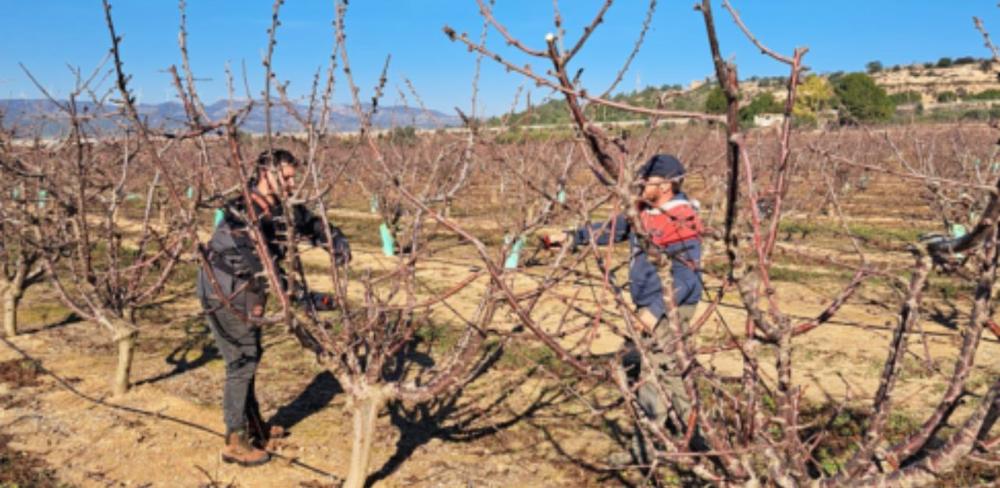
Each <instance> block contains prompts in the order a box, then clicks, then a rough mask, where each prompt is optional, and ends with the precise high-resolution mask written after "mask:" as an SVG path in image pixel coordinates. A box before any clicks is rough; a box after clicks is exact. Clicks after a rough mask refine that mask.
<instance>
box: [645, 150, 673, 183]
mask: <svg viewBox="0 0 1000 488" xmlns="http://www.w3.org/2000/svg"><path fill="white" fill-rule="evenodd" d="M652 176H659V177H661V178H666V179H668V180H673V179H677V178H682V177H684V165H683V164H681V162H680V160H679V159H677V157H676V156H674V155H672V154H657V155H656V156H653V157H651V158H649V161H646V164H643V165H642V166H640V167H639V171H638V172H637V173H636V177H638V178H643V179H646V178H649V177H652Z"/></svg>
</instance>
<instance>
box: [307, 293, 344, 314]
mask: <svg viewBox="0 0 1000 488" xmlns="http://www.w3.org/2000/svg"><path fill="white" fill-rule="evenodd" d="M308 299H309V302H310V303H312V306H313V308H315V309H316V311H317V312H329V311H330V310H336V309H337V302H335V301H334V299H333V295H331V294H329V293H323V292H319V291H311V292H309V295H308Z"/></svg>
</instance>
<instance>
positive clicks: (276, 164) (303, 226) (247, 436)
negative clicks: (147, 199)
mask: <svg viewBox="0 0 1000 488" xmlns="http://www.w3.org/2000/svg"><path fill="white" fill-rule="evenodd" d="M298 166H299V161H298V160H297V159H296V158H295V156H294V155H292V153H291V152H289V151H287V150H284V149H274V150H271V151H265V152H263V153H261V154H260V156H259V157H258V158H257V165H256V169H255V173H254V177H253V178H252V179H251V181H250V182H249V188H247V193H248V194H249V196H250V200H251V202H250V203H251V204H252V205H253V207H252V208H253V215H255V216H256V217H257V218H256V222H254V221H253V219H251V217H250V215H251V214H250V212H249V211H248V210H249V209H248V208H247V201H246V198H245V197H244V196H243V195H242V194H241V195H239V196H237V197H236V198H234V199H232V200H230V201H228V202H226V204H225V207H224V208H223V213H224V215H223V219H222V220H221V221H220V222H219V224H218V226H217V227H216V228H215V232H214V234H213V235H212V238H211V240H210V241H209V242H208V261H209V266H208V268H210V273H211V275H209V270H208V269H206V267H202V268H201V269H200V270H199V272H198V283H197V294H198V298H199V299H200V300H201V304H202V308H203V309H204V311H205V315H206V316H207V317H208V323H209V327H210V328H211V330H212V335H213V337H214V338H215V344H216V346H217V347H218V349H219V351H220V352H221V353H222V357H223V359H224V360H225V362H226V382H225V387H224V391H223V398H222V409H223V420H224V421H225V424H226V445H225V448H223V450H222V460H223V461H224V462H227V463H237V464H239V465H241V466H256V465H260V464H264V463H266V462H267V461H268V460H269V459H270V455H269V454H268V453H267V451H265V450H264V449H263V447H265V446H266V444H267V442H268V441H269V439H271V438H278V437H283V436H284V435H285V432H284V428H283V427H281V426H278V425H268V424H267V423H265V422H264V420H263V418H262V417H261V414H260V407H259V405H258V404H257V399H256V396H255V395H254V376H255V375H256V372H257V365H258V364H259V363H260V358H261V354H262V353H263V348H262V347H261V330H260V326H259V325H258V324H255V323H253V319H255V318H258V317H261V316H262V315H264V306H265V304H266V302H267V293H268V290H267V288H268V284H267V283H268V281H267V278H266V276H265V271H264V269H265V267H264V262H263V260H262V259H263V257H262V256H259V255H258V252H257V249H256V248H255V246H254V242H253V239H252V237H251V233H250V231H249V229H248V226H250V225H254V226H256V227H257V230H258V231H259V232H260V235H261V236H262V237H263V239H264V241H265V243H264V244H265V245H266V246H267V250H268V254H270V256H271V258H272V259H273V261H274V265H275V268H276V269H277V270H278V271H279V273H280V274H281V276H280V279H281V281H282V287H287V286H288V285H287V280H286V278H285V272H284V270H283V269H282V267H281V266H280V264H281V261H282V260H283V258H284V256H285V254H286V252H287V250H288V246H291V245H295V243H292V242H288V236H289V235H288V233H289V231H290V230H291V227H293V228H294V230H295V235H296V236H299V237H302V238H305V239H309V240H310V241H311V242H312V244H313V245H317V244H326V243H327V230H328V231H329V236H330V237H331V238H332V239H333V249H334V253H335V256H334V258H335V259H336V262H337V264H339V265H343V264H346V263H347V262H348V261H350V259H351V248H350V246H349V245H348V242H347V238H346V237H344V234H343V233H342V232H341V231H340V229H338V228H337V227H334V226H332V225H331V226H330V227H329V229H324V226H323V221H322V219H320V218H319V217H317V216H316V215H314V214H313V213H311V212H310V211H309V210H308V209H306V208H305V206H303V205H292V206H291V209H292V215H290V216H286V215H285V214H284V206H283V205H282V199H284V198H288V197H289V196H291V195H292V192H293V190H294V189H295V174H296V169H297V167H298ZM279 179H280V181H279ZM282 291H284V290H282ZM220 292H221V293H222V294H224V295H225V300H223V299H220V296H219V293H220ZM295 295H297V298H298V299H299V300H300V301H306V300H308V302H309V303H310V304H311V306H313V307H315V308H316V309H317V310H324V309H326V310H329V309H331V308H332V307H333V300H332V297H330V296H329V295H326V294H322V293H311V294H309V295H308V296H302V295H303V294H301V293H297V294H295ZM227 302H228V303H227Z"/></svg>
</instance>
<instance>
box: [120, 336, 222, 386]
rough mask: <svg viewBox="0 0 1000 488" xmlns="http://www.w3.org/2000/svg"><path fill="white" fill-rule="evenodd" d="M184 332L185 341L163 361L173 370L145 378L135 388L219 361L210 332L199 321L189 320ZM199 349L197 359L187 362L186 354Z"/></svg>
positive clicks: (217, 351)
mask: <svg viewBox="0 0 1000 488" xmlns="http://www.w3.org/2000/svg"><path fill="white" fill-rule="evenodd" d="M184 332H185V336H186V339H185V340H184V342H183V343H181V344H180V345H179V346H177V347H176V348H174V350H173V351H170V354H168V355H167V357H166V358H165V359H164V361H165V362H166V363H167V364H169V365H172V366H173V369H171V370H170V371H167V372H165V373H161V374H158V375H156V376H153V377H151V378H146V379H143V380H140V381H137V382H136V383H135V385H136V386H141V385H147V384H154V383H158V382H160V381H163V380H167V379H170V378H173V377H175V376H178V375H181V374H184V373H186V372H188V371H192V370H195V369H198V368H200V367H202V366H204V365H206V364H208V363H210V362H212V361H214V360H216V359H219V358H220V357H221V356H220V355H219V350H218V349H217V348H216V347H215V343H214V342H213V340H212V337H211V335H212V334H211V331H209V329H208V327H207V326H206V325H205V324H204V323H203V322H201V321H199V320H191V321H188V322H187V323H185V325H184ZM198 348H200V349H201V352H200V354H199V355H198V357H196V358H194V359H192V360H188V353H190V352H191V351H194V350H195V349H198Z"/></svg>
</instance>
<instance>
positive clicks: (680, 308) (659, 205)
mask: <svg viewBox="0 0 1000 488" xmlns="http://www.w3.org/2000/svg"><path fill="white" fill-rule="evenodd" d="M684 175H685V172H684V166H683V165H682V164H681V162H680V161H679V160H678V159H677V158H676V157H674V156H672V155H669V154H659V155H656V156H653V157H652V158H650V160H649V161H647V162H646V163H645V164H643V165H642V166H641V167H640V168H639V171H638V173H637V174H636V185H637V186H638V191H639V201H638V205H639V223H640V224H641V226H642V231H643V233H645V234H646V235H647V236H648V239H649V244H650V245H649V246H647V248H646V249H643V246H642V245H641V244H640V238H639V233H638V232H637V229H634V228H632V226H631V225H630V223H629V221H628V219H627V218H626V217H625V215H624V214H619V215H616V216H614V217H612V218H611V219H610V221H609V222H607V223H600V224H588V225H585V226H583V227H581V228H579V229H576V230H574V231H570V232H566V233H561V234H552V235H546V236H543V238H542V240H543V244H544V245H545V246H547V247H558V246H562V245H564V244H570V245H572V246H573V248H574V249H575V248H576V247H578V246H581V245H586V244H587V243H589V242H594V243H595V244H597V245H606V244H608V243H609V242H610V241H612V240H613V241H614V242H621V241H624V240H626V239H627V240H628V241H629V244H630V246H629V247H630V256H631V258H630V266H629V292H630V293H631V295H632V302H633V303H634V304H635V307H636V315H637V316H638V318H639V327H640V329H642V331H643V339H644V340H643V342H644V344H643V345H644V346H645V350H646V351H647V352H648V353H649V356H650V359H651V362H652V363H653V364H651V366H652V368H650V369H651V370H652V371H656V372H657V376H658V377H659V378H660V381H659V383H660V385H662V386H663V387H664V390H665V392H666V394H667V396H668V398H669V400H670V402H671V404H672V406H673V409H674V412H675V413H676V414H677V417H678V418H679V419H680V421H681V423H682V425H680V426H675V425H670V424H668V406H667V405H665V404H664V403H663V402H661V401H660V396H659V395H658V394H657V390H656V388H655V386H653V383H652V382H650V381H643V382H642V384H641V386H639V388H638V392H637V398H638V401H639V405H640V407H641V408H642V410H643V413H644V414H645V415H647V416H648V417H649V418H651V419H653V420H655V421H656V422H658V423H659V424H660V425H664V424H668V425H669V426H670V427H671V428H672V429H674V430H675V431H679V432H684V431H686V429H687V426H685V425H683V424H684V423H686V422H688V421H689V418H688V417H689V415H690V412H691V402H690V400H689V398H688V395H687V391H686V390H685V389H684V383H683V381H682V380H681V375H682V373H683V371H682V368H681V365H680V364H679V362H678V359H677V358H678V356H677V354H676V351H677V348H678V347H681V344H682V341H681V339H682V337H678V335H677V334H676V333H675V331H673V330H671V328H670V325H669V321H668V318H667V317H668V314H669V313H670V312H671V311H673V310H676V312H677V318H678V320H679V325H680V332H681V335H682V336H683V335H684V334H686V333H687V327H688V323H689V322H690V320H691V318H692V317H693V316H694V314H695V310H696V308H697V306H698V301H699V300H701V294H702V280H701V233H702V230H703V228H702V222H701V218H700V217H699V216H698V207H697V204H696V203H695V202H692V201H691V200H689V199H688V198H687V195H685V194H684V192H683V191H682V190H681V186H682V184H683V182H684ZM658 267H659V268H663V269H665V270H668V271H669V273H659V272H658V270H657V268H658ZM623 349H624V350H623V351H622V352H623V357H622V361H623V364H624V366H625V367H626V371H627V372H628V373H629V377H630V379H632V380H633V381H635V380H637V379H638V376H639V372H640V367H639V366H640V364H639V363H640V355H639V352H638V350H637V349H636V346H635V344H633V343H632V342H631V341H627V342H626V343H625V346H624V348H623ZM637 437H638V436H637Z"/></svg>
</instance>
